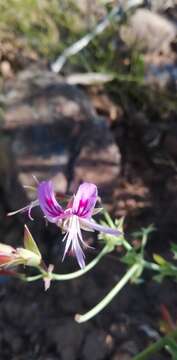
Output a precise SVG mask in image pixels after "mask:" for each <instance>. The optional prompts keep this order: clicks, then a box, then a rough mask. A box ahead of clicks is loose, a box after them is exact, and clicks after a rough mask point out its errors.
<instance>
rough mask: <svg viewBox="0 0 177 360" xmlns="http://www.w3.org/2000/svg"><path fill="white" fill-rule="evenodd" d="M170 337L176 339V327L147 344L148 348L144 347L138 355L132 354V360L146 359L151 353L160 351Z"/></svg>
mask: <svg viewBox="0 0 177 360" xmlns="http://www.w3.org/2000/svg"><path fill="white" fill-rule="evenodd" d="M170 338H172V339H177V329H175V330H173V331H172V332H171V333H169V334H168V335H166V336H164V337H163V338H161V339H160V340H158V341H156V342H155V343H154V344H152V345H150V346H148V348H147V349H145V350H144V351H142V352H141V353H140V354H139V355H137V356H134V358H133V359H132V360H147V359H149V358H150V356H151V355H152V354H155V353H157V352H158V351H160V350H161V349H162V348H163V347H164V346H165V345H166V343H167V342H168V341H169V339H170Z"/></svg>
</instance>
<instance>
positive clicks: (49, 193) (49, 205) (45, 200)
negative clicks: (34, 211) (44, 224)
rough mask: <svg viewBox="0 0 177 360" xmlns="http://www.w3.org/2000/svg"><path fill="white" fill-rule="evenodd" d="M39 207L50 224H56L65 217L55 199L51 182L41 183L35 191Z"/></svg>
mask: <svg viewBox="0 0 177 360" xmlns="http://www.w3.org/2000/svg"><path fill="white" fill-rule="evenodd" d="M37 192H38V200H39V205H40V207H41V209H42V211H43V213H44V215H45V216H46V218H47V219H48V220H49V221H50V222H53V223H55V222H57V221H58V220H59V219H61V218H63V217H65V216H64V210H63V208H62V207H61V206H60V205H59V204H58V202H57V200H56V199H55V194H54V190H53V184H52V181H42V182H41V183H40V184H39V186H38V189H37Z"/></svg>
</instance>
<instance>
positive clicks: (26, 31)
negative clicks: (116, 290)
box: [0, 0, 177, 360]
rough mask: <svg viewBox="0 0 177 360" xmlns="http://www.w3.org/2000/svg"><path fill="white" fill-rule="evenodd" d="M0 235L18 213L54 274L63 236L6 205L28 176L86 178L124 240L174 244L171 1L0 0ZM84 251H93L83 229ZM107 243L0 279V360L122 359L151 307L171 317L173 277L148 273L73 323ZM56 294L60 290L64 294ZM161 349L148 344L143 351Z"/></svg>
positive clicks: (150, 317) (176, 36) (94, 291)
mask: <svg viewBox="0 0 177 360" xmlns="http://www.w3.org/2000/svg"><path fill="white" fill-rule="evenodd" d="M0 126H1V134H0V235H1V236H0V239H1V240H0V242H5V243H8V244H11V245H15V246H16V245H17V246H19V245H20V244H21V243H22V239H23V224H24V223H28V225H29V227H30V230H31V231H32V233H33V235H34V237H35V239H36V240H37V242H38V244H39V246H40V249H41V251H42V253H43V254H44V258H45V260H46V262H47V263H54V264H55V269H56V271H59V272H67V271H74V270H76V269H77V264H76V262H75V259H73V257H71V256H69V257H67V259H66V261H65V263H64V264H61V258H62V253H63V244H62V243H61V242H60V240H61V234H60V232H59V231H58V229H56V228H55V226H54V225H52V224H49V225H48V226H47V227H46V226H45V223H44V221H43V218H42V216H41V213H40V212H39V211H38V209H34V211H33V216H34V218H35V221H33V222H29V220H28V218H27V216H26V215H25V214H23V215H16V216H14V217H8V218H7V216H6V214H7V213H8V212H10V211H13V210H16V209H18V208H20V207H23V206H25V205H26V204H28V203H29V200H32V199H35V194H34V192H33V191H30V190H27V189H26V188H24V185H28V186H35V180H34V178H33V175H35V176H36V177H37V178H38V180H40V181H41V180H44V179H49V178H52V179H53V181H54V184H55V189H56V191H57V192H61V193H62V194H65V193H69V194H70V193H72V192H73V191H75V190H76V189H77V187H78V186H79V184H80V183H81V182H82V181H90V182H94V183H95V184H96V185H97V186H98V188H99V194H100V196H101V197H102V201H103V203H104V204H105V207H106V209H107V210H108V211H109V212H110V213H111V215H112V216H113V218H119V217H122V216H125V232H126V237H127V239H129V240H130V241H131V242H132V243H133V244H135V246H136V244H137V243H138V241H139V240H138V239H137V238H136V234H135V232H136V231H137V230H140V228H141V227H146V226H149V225H150V224H154V226H155V228H156V231H155V232H154V233H152V235H151V237H150V239H149V245H148V252H147V256H151V254H152V252H157V253H160V254H162V255H164V256H165V257H168V256H170V254H169V250H168V249H169V244H170V243H171V242H177V235H176V229H177V2H176V1H175V0H174V1H172V0H171V1H170V0H168V1H166V0H163V1H161V0H152V1H150V0H146V1H145V0H144V1H143V0H142V1H141V0H129V1H128V0H127V1H126V0H125V1H124V0H122V1H116V0H115V1H114V0H112V1H111V0H77V1H74V0H25V1H23V0H5V1H4V0H0ZM89 241H90V243H93V242H94V246H95V250H94V251H93V250H92V251H89V252H88V253H87V262H88V261H89V259H92V258H93V257H94V256H95V254H97V252H98V251H99V249H100V248H101V244H100V243H99V242H98V241H97V239H96V237H95V236H94V237H93V236H92V235H89ZM123 270H124V268H123V265H121V264H120V262H119V254H118V252H115V254H113V255H110V256H107V258H105V259H104V260H102V263H101V264H100V265H99V266H98V267H97V268H96V269H95V270H93V272H92V273H91V274H88V275H86V276H85V278H79V279H77V280H73V281H72V282H66V283H57V284H56V283H53V284H52V286H51V289H50V290H49V291H48V292H46V293H44V290H43V284H42V282H41V283H40V282H36V283H33V284H23V283H20V282H18V281H15V280H13V281H12V280H10V281H9V280H8V279H6V278H2V280H1V284H0V358H1V359H2V360H4V359H7V360H9V359H13V360H15V359H16V360H58V359H61V360H90V359H93V360H108V359H110V360H129V359H131V358H132V357H133V355H135V354H136V353H138V352H139V351H140V350H142V349H143V348H144V347H145V346H147V345H148V343H149V342H150V341H152V340H153V339H155V338H156V337H157V336H158V333H159V329H160V324H161V316H162V314H161V306H164V305H165V306H166V308H167V309H168V311H170V313H171V314H172V316H173V318H174V321H176V319H177V296H176V294H177V288H176V285H175V284H174V283H172V282H170V281H165V282H164V283H163V284H162V285H160V284H155V283H154V282H153V281H152V280H151V278H150V276H149V275H148V276H149V277H148V276H147V279H146V282H145V283H144V284H141V285H139V286H136V287H135V286H134V287H133V286H128V287H127V288H126V289H124V290H123V291H122V293H121V294H120V296H119V297H118V298H117V299H115V300H114V301H113V302H112V304H111V305H110V306H109V307H108V308H107V309H106V310H105V311H104V312H102V313H101V314H100V315H98V316H97V317H96V318H95V319H93V320H92V321H90V322H89V323H86V324H84V325H78V324H76V323H75V322H74V320H73V319H74V315H75V313H76V312H81V313H82V312H85V311H87V310H88V309H90V308H91V307H92V306H94V305H95V304H96V303H97V302H98V301H99V300H100V299H101V298H102V297H103V296H104V295H105V294H106V293H107V292H108V291H109V290H110V289H111V287H112V286H113V285H114V284H115V282H116V281H118V279H119V278H120V277H121V275H122V273H123ZM68 295H69V296H68ZM158 359H159V360H160V359H162V360H167V359H168V355H167V354H166V353H161V354H159V355H158V356H156V357H155V359H152V360H158Z"/></svg>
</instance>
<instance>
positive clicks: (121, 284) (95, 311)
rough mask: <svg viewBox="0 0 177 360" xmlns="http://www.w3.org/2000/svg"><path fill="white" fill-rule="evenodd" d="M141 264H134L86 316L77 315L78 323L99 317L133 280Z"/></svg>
mask: <svg viewBox="0 0 177 360" xmlns="http://www.w3.org/2000/svg"><path fill="white" fill-rule="evenodd" d="M138 267H139V264H134V265H133V266H132V267H131V268H130V269H129V270H128V271H127V273H126V274H125V275H124V276H123V278H122V279H121V280H120V281H119V282H118V283H117V284H116V285H115V287H114V288H113V289H112V290H111V291H110V292H109V293H108V294H107V295H106V296H105V297H104V298H103V300H101V301H100V302H99V304H97V305H96V306H95V307H94V308H92V309H91V310H90V311H88V312H87V313H86V314H84V315H80V314H76V316H75V320H76V321H77V322H78V323H82V322H85V321H87V320H89V319H91V318H93V317H94V316H95V315H97V314H98V313H99V312H100V311H101V310H103V309H104V308H105V307H106V306H107V305H108V304H109V303H110V302H111V301H112V300H113V298H114V297H115V296H116V295H117V294H118V292H119V291H120V290H121V289H122V288H123V287H124V286H125V285H126V283H127V282H128V281H129V280H130V279H131V277H132V276H133V275H134V274H135V273H136V271H137V270H138Z"/></svg>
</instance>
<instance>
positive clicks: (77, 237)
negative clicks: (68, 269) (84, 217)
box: [63, 215, 86, 268]
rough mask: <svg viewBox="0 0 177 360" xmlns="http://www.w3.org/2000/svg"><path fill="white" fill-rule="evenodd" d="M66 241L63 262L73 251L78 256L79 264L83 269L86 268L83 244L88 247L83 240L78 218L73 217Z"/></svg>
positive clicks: (65, 237)
mask: <svg viewBox="0 0 177 360" xmlns="http://www.w3.org/2000/svg"><path fill="white" fill-rule="evenodd" d="M65 240H66V246H65V251H64V255H63V260H64V258H65V256H66V254H67V252H68V251H69V250H70V249H71V250H72V252H73V254H74V255H75V256H76V258H77V261H78V264H79V266H80V267H81V268H84V266H85V260H84V259H85V254H84V252H83V250H82V247H81V244H83V245H84V246H86V244H85V243H84V240H83V238H82V234H81V230H80V225H79V219H78V217H77V216H75V215H73V216H72V217H71V218H70V220H69V226H68V232H67V233H66V235H65V236H64V238H63V241H65Z"/></svg>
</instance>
